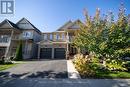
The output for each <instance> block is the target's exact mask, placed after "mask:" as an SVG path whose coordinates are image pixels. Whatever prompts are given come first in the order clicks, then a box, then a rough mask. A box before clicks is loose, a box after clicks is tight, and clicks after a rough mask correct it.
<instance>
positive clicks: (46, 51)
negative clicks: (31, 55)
mask: <svg viewBox="0 0 130 87" xmlns="http://www.w3.org/2000/svg"><path fill="white" fill-rule="evenodd" d="M51 54H52V48H41V51H40V58H45V59H51Z"/></svg>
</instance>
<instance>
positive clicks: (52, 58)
mask: <svg viewBox="0 0 130 87" xmlns="http://www.w3.org/2000/svg"><path fill="white" fill-rule="evenodd" d="M51 57H52V59H54V47H52V55H51Z"/></svg>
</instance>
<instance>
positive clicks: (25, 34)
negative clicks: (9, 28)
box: [23, 31, 32, 39]
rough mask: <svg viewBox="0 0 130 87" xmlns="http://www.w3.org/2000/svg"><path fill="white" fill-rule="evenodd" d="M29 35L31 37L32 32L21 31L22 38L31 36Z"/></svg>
mask: <svg viewBox="0 0 130 87" xmlns="http://www.w3.org/2000/svg"><path fill="white" fill-rule="evenodd" d="M31 37H32V32H30V31H24V32H23V38H26V39H28V38H31Z"/></svg>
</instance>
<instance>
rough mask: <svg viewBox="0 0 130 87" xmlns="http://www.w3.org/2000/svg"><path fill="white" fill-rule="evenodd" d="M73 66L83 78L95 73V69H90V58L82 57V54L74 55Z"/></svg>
mask: <svg viewBox="0 0 130 87" xmlns="http://www.w3.org/2000/svg"><path fill="white" fill-rule="evenodd" d="M73 62H74V64H75V68H76V69H77V70H78V71H79V73H80V75H81V76H82V77H83V78H86V77H92V76H94V75H95V71H94V70H93V69H91V66H90V60H89V59H87V58H84V57H83V55H82V54H77V55H75V56H74V61H73Z"/></svg>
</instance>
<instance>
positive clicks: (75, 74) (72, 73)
mask: <svg viewBox="0 0 130 87" xmlns="http://www.w3.org/2000/svg"><path fill="white" fill-rule="evenodd" d="M67 69H68V78H70V79H80V78H81V77H80V75H79V72H78V71H77V70H76V69H75V67H74V64H73V63H72V60H67Z"/></svg>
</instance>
